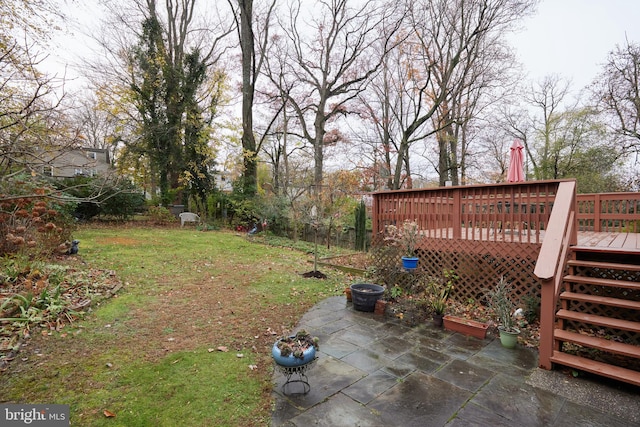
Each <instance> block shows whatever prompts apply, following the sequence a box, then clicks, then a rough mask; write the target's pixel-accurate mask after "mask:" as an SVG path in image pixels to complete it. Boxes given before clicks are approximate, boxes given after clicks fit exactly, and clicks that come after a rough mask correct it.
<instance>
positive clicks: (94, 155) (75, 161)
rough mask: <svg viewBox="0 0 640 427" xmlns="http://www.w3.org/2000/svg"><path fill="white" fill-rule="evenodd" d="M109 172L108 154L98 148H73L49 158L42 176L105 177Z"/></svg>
mask: <svg viewBox="0 0 640 427" xmlns="http://www.w3.org/2000/svg"><path fill="white" fill-rule="evenodd" d="M110 170H111V162H110V161H109V152H108V151H107V150H103V149H100V148H74V149H69V150H64V151H61V152H58V153H57V154H56V155H54V156H51V158H50V160H49V161H48V162H47V163H46V164H45V165H44V166H43V170H42V172H43V174H44V175H47V176H52V177H54V178H73V177H74V176H96V175H105V174H107V173H109V172H110Z"/></svg>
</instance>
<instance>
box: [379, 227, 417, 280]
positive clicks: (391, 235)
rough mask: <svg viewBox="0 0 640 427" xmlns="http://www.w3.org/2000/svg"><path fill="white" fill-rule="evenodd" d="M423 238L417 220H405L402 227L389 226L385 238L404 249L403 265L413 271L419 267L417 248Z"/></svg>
mask: <svg viewBox="0 0 640 427" xmlns="http://www.w3.org/2000/svg"><path fill="white" fill-rule="evenodd" d="M422 239H423V235H422V233H421V232H420V226H418V223H417V222H416V221H411V220H405V221H404V222H403V223H402V226H401V227H397V226H395V225H388V226H387V236H386V237H385V240H387V241H390V242H391V243H392V244H393V245H396V246H398V247H400V249H401V251H402V254H403V255H402V266H403V267H404V269H405V270H408V271H413V270H415V269H416V268H417V267H418V260H419V258H418V257H417V256H416V248H417V247H418V246H419V244H420V242H421V241H422Z"/></svg>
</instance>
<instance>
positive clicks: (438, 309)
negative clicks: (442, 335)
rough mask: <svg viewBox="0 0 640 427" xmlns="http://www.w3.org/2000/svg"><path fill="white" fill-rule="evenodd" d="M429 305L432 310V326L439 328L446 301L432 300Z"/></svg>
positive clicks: (442, 299)
mask: <svg viewBox="0 0 640 427" xmlns="http://www.w3.org/2000/svg"><path fill="white" fill-rule="evenodd" d="M430 304H431V308H432V309H433V324H434V325H435V326H438V327H440V326H442V322H443V318H444V311H445V310H446V309H447V299H446V298H441V297H437V298H433V299H432V300H431V302H430Z"/></svg>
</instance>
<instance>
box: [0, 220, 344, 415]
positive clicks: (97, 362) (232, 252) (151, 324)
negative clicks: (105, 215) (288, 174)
mask: <svg viewBox="0 0 640 427" xmlns="http://www.w3.org/2000/svg"><path fill="white" fill-rule="evenodd" d="M74 238H77V239H79V240H80V241H81V243H80V253H79V255H78V256H77V257H75V258H74V257H70V258H69V259H68V260H67V261H65V262H68V263H70V264H71V265H72V266H73V268H75V269H91V268H93V269H102V270H112V271H113V272H114V274H115V275H116V277H117V278H118V279H120V280H121V281H122V283H123V287H122V289H121V290H120V291H119V293H118V295H117V296H116V297H113V298H110V299H105V300H103V301H102V302H101V303H99V304H94V305H93V307H92V309H91V311H90V312H89V313H88V314H87V315H86V316H85V318H84V319H83V320H80V321H76V322H74V323H73V324H71V325H68V324H67V325H66V326H65V327H64V328H62V329H60V330H48V329H33V330H32V332H31V339H29V340H26V341H25V345H24V346H23V348H22V349H21V351H20V353H18V355H17V357H16V358H15V360H13V361H12V362H11V363H10V365H9V368H8V369H7V370H6V371H5V372H3V373H2V374H0V402H5V403H58V404H68V405H70V407H71V425H81V426H136V427H138V426H172V427H173V426H178V425H180V426H265V425H269V424H270V411H271V389H272V382H271V379H272V372H273V367H272V361H271V357H270V348H271V346H272V345H273V342H274V341H275V339H276V338H277V336H276V335H281V334H284V333H287V332H289V331H290V330H291V329H293V328H294V326H295V324H296V322H297V321H298V319H299V318H300V316H301V315H302V314H303V313H304V312H305V311H306V310H308V309H309V308H310V307H311V306H312V305H313V304H314V303H316V302H317V301H319V300H322V299H324V298H326V297H328V296H331V295H338V294H341V293H342V291H343V289H344V288H345V286H347V285H348V284H350V283H352V282H353V281H354V280H355V279H354V278H353V277H350V276H347V275H345V274H344V273H341V272H338V271H334V270H327V269H323V270H322V271H323V273H325V274H327V275H328V276H329V277H328V279H327V280H317V279H305V278H303V277H302V276H301V273H304V272H307V271H309V270H312V269H313V264H310V263H309V261H310V260H312V258H313V257H312V255H309V254H305V253H304V252H300V251H298V250H292V249H288V248H282V247H273V246H267V245H263V244H261V243H259V242H258V241H251V240H250V239H249V238H247V236H246V235H244V234H235V233H230V232H212V231H208V232H199V231H195V230H194V229H192V228H191V229H188V228H185V229H180V228H145V227H139V226H136V227H129V226H117V227H116V226H113V227H98V228H93V227H87V228H82V229H80V230H79V231H78V232H76V234H75V235H74ZM258 240H259V239H258ZM223 350H227V351H223ZM111 415H114V416H111Z"/></svg>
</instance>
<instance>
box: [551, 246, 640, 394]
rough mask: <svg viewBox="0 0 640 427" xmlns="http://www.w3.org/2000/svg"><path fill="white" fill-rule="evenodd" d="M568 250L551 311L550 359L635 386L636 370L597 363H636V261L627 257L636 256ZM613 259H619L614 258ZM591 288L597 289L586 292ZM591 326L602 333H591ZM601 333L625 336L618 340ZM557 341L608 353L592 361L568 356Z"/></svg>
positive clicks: (639, 343) (639, 268) (639, 295)
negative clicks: (560, 289)
mask: <svg viewBox="0 0 640 427" xmlns="http://www.w3.org/2000/svg"><path fill="white" fill-rule="evenodd" d="M573 251H574V253H573V254H572V255H573V256H572V258H574V259H571V260H570V261H568V263H567V266H568V274H567V275H565V276H564V279H563V280H564V291H563V292H561V293H560V295H559V301H560V307H561V308H560V309H559V310H558V311H557V312H556V326H555V329H554V351H553V355H552V357H551V361H552V362H553V363H556V364H560V365H563V366H568V367H571V368H574V369H577V370H582V371H586V372H590V373H593V374H597V375H601V376H604V377H608V378H612V379H615V380H619V381H622V382H626V383H630V384H634V385H637V386H640V369H638V370H637V369H635V368H634V369H629V368H627V367H624V366H618V365H614V364H611V363H607V362H605V361H603V360H612V359H614V358H622V359H623V360H626V361H627V362H630V363H629V364H634V366H640V262H637V260H636V259H635V258H633V257H635V256H636V255H637V254H631V257H632V258H631V262H629V259H630V258H629V254H621V253H620V252H619V251H618V252H616V253H613V254H612V253H607V254H606V255H605V256H601V255H602V254H601V253H598V252H593V251H586V250H584V251H585V252H586V253H584V252H583V251H581V249H579V248H574V249H573ZM618 257H619V259H620V262H617V261H616V258H618ZM599 258H600V259H599ZM593 289H597V291H595V292H593V293H592V292H590V290H593ZM571 326H573V328H571ZM593 330H598V331H601V332H602V333H601V334H594V333H592V332H591V331H593ZM577 331H580V332H577ZM595 335H597V336H595ZM605 335H606V336H617V337H620V336H623V337H626V339H625V340H624V341H625V342H620V341H621V340H620V339H616V340H614V339H606V338H604V336H605ZM563 343H572V344H575V345H578V346H581V347H583V348H586V349H594V350H597V351H596V352H595V353H600V355H601V356H602V355H607V356H609V357H599V359H600V360H595V359H591V358H587V357H583V356H580V355H574V354H569V353H566V352H563V351H562V350H563V345H562V344H563ZM585 353H589V352H585ZM591 353H593V352H591ZM612 355H613V356H614V357H611V356H612Z"/></svg>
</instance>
